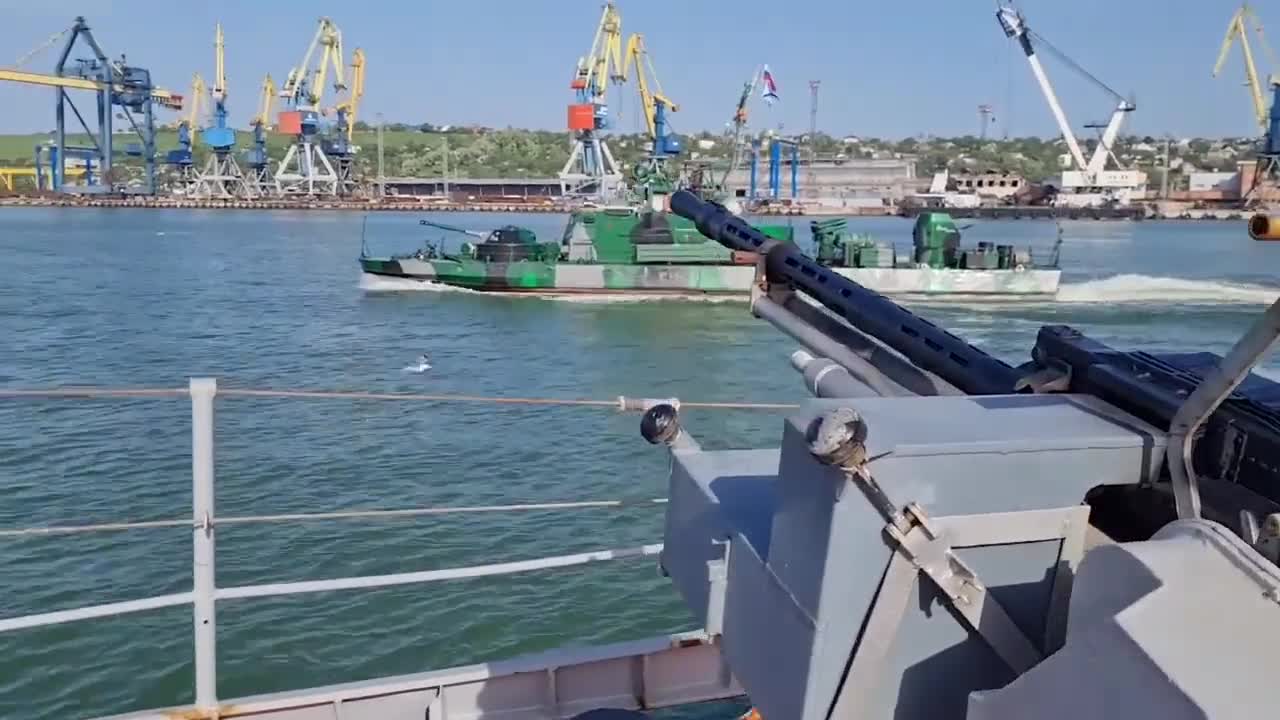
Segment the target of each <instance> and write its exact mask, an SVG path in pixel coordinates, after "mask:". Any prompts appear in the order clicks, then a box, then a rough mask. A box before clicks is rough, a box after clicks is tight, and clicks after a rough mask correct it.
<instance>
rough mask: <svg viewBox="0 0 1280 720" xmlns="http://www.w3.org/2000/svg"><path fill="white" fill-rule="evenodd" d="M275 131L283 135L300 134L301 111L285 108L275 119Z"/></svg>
mask: <svg viewBox="0 0 1280 720" xmlns="http://www.w3.org/2000/svg"><path fill="white" fill-rule="evenodd" d="M276 132H280V133H284V134H285V135H301V134H302V113H300V112H298V111H297V110H286V111H285V112H282V113H280V117H279V118H277V120H276Z"/></svg>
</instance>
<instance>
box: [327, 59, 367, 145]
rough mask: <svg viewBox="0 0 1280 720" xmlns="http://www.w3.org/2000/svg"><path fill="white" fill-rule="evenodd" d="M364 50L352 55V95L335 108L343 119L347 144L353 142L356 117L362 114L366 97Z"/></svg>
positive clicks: (350, 87) (350, 86)
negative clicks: (362, 99)
mask: <svg viewBox="0 0 1280 720" xmlns="http://www.w3.org/2000/svg"><path fill="white" fill-rule="evenodd" d="M364 62H365V61H364V50H361V49H360V48H356V49H355V52H353V53H351V83H350V84H349V85H348V87H349V89H350V91H351V95H350V96H349V97H348V98H347V99H346V100H344V101H342V102H340V103H338V104H337V105H336V106H335V108H334V109H335V110H336V111H337V112H338V114H339V115H340V116H341V117H342V120H343V124H344V125H345V126H346V127H345V132H346V134H347V142H351V141H352V139H353V136H354V134H355V126H356V115H357V114H358V113H359V112H360V100H361V98H363V97H364Z"/></svg>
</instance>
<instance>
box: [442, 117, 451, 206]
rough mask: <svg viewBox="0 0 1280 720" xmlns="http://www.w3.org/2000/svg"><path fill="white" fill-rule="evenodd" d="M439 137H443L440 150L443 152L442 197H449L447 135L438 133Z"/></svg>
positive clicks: (446, 198)
mask: <svg viewBox="0 0 1280 720" xmlns="http://www.w3.org/2000/svg"><path fill="white" fill-rule="evenodd" d="M440 137H441V138H443V139H444V147H443V148H442V150H441V152H442V153H444V199H445V200H448V199H449V136H448V135H445V134H444V133H440Z"/></svg>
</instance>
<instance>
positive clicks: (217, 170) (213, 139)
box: [192, 23, 258, 198]
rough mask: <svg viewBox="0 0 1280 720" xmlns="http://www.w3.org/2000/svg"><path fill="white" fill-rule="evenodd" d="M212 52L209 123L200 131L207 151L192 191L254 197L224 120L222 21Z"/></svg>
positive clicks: (232, 134) (233, 133) (208, 195)
mask: <svg viewBox="0 0 1280 720" xmlns="http://www.w3.org/2000/svg"><path fill="white" fill-rule="evenodd" d="M213 55H214V72H213V88H212V91H211V92H210V93H209V97H210V99H211V100H212V101H213V107H212V114H213V124H212V125H211V126H209V127H207V128H205V130H204V132H203V133H202V137H203V138H204V144H205V145H207V146H208V147H209V150H210V152H209V158H208V159H207V160H206V161H205V165H204V169H203V170H201V171H200V172H199V173H197V174H196V179H195V184H194V186H193V187H192V194H193V195H195V196H196V197H201V198H253V197H257V195H258V191H257V188H256V187H255V186H254V185H252V184H251V183H250V182H249V181H248V179H247V178H245V174H244V171H242V170H241V169H240V163H238V162H237V161H236V156H235V146H236V131H235V130H234V129H232V128H231V126H230V125H229V124H228V123H227V71H226V64H225V55H226V45H225V42H224V40H223V35H222V23H218V24H217V25H216V26H215V28H214V35H213Z"/></svg>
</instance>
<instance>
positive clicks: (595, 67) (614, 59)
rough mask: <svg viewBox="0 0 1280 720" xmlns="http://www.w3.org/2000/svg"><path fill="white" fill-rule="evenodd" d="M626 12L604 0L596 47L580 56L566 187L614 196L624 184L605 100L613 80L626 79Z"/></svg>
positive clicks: (574, 84)
mask: <svg viewBox="0 0 1280 720" xmlns="http://www.w3.org/2000/svg"><path fill="white" fill-rule="evenodd" d="M623 72H624V68H623V66H622V15H621V14H619V13H618V8H617V7H616V6H615V5H614V4H613V0H609V2H606V3H605V5H604V11H603V12H602V13H601V15H600V22H599V23H598V24H597V25H596V34H595V36H594V37H593V38H592V40H591V50H590V51H589V52H588V53H587V54H586V55H584V56H583V57H580V58H578V64H577V67H576V68H575V70H574V74H573V79H572V80H571V81H570V82H569V87H570V88H572V89H573V91H574V95H575V96H576V97H575V100H576V102H575V103H573V104H572V105H570V106H569V117H568V130H569V132H570V133H571V135H572V138H573V147H572V148H571V150H570V151H569V159H568V160H567V161H566V162H565V164H564V167H563V168H561V169H560V192H561V193H563V194H565V195H578V196H592V197H594V198H595V199H597V200H609V199H610V198H612V197H613V196H615V195H617V194H618V193H619V192H620V191H621V188H622V173H621V172H620V171H619V170H618V164H617V163H616V162H614V159H613V154H612V153H611V152H610V151H609V146H608V145H607V144H606V143H605V141H604V138H602V137H601V136H600V134H599V133H598V132H597V131H598V130H602V129H604V128H606V127H608V126H609V108H608V105H607V104H606V103H605V96H606V95H607V93H608V89H609V83H610V82H617V83H620V82H622V78H623Z"/></svg>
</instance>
